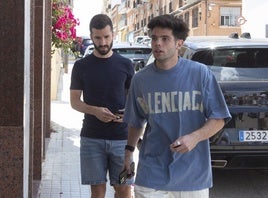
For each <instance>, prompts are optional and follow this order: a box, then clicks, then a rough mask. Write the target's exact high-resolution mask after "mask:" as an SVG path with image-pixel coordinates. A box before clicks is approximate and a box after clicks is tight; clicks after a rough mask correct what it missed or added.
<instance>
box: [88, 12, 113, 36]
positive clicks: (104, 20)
mask: <svg viewBox="0 0 268 198" xmlns="http://www.w3.org/2000/svg"><path fill="white" fill-rule="evenodd" d="M107 25H109V26H110V27H111V30H112V31H113V22H112V20H111V19H110V17H109V16H107V15H106V14H97V15H95V16H94V17H93V18H92V19H91V21H90V23H89V31H90V33H91V32H92V29H93V28H95V29H98V30H100V29H103V28H105V27H106V26H107Z"/></svg>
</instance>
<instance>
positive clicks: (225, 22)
mask: <svg viewBox="0 0 268 198" xmlns="http://www.w3.org/2000/svg"><path fill="white" fill-rule="evenodd" d="M105 3H106V4H104V5H107V7H106V8H105V12H106V13H107V14H108V15H110V16H111V18H112V20H113V22H114V26H115V29H114V30H115V34H116V39H117V40H119V41H129V42H131V41H133V39H134V37H136V36H143V35H148V29H147V24H148V22H149V21H150V20H151V19H152V18H153V17H155V16H158V15H162V14H173V15H175V16H177V17H179V18H181V19H183V20H184V21H185V22H186V23H187V24H188V26H189V28H190V33H189V35H190V36H200V35H207V36H209V35H229V34H231V33H234V32H237V33H238V34H241V24H240V23H239V18H240V17H241V16H242V0H221V1H220V0H215V1H210V0H121V2H119V3H118V2H117V4H113V1H111V0H106V1H105Z"/></svg>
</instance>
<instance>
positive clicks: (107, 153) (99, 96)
mask: <svg viewBox="0 0 268 198" xmlns="http://www.w3.org/2000/svg"><path fill="white" fill-rule="evenodd" d="M89 29H90V37H91V39H92V41H93V44H94V51H93V53H92V54H90V55H88V56H86V57H85V58H82V59H80V60H78V61H76V62H75V64H74V67H73V70H72V76H71V86H70V101H71V106H72V108H74V109H75V110H77V111H79V112H82V113H84V120H83V126H82V129H81V142H80V143H81V145H80V161H81V180H82V184H86V185H91V193H92V196H91V197H105V192H106V182H107V178H106V175H107V173H109V179H110V184H111V185H112V186H113V187H114V189H115V197H117V196H118V195H120V197H121V196H122V197H126V198H128V197H131V186H130V184H132V183H133V181H132V180H133V179H132V180H129V181H128V182H127V183H126V184H124V185H120V184H119V181H118V176H119V174H120V172H121V171H122V168H123V162H124V153H125V145H126V140H127V125H126V123H124V122H123V121H122V116H123V114H121V112H120V111H123V109H124V107H125V101H126V94H127V90H128V89H129V86H130V81H131V78H132V76H133V75H134V69H133V66H132V62H131V60H129V59H127V58H124V57H123V56H121V55H119V54H116V53H113V51H112V50H111V49H112V45H113V25H112V21H111V19H110V18H109V17H108V16H107V15H104V14H98V15H95V16H94V17H93V18H92V20H91V22H90V27H89ZM82 96H83V97H82Z"/></svg>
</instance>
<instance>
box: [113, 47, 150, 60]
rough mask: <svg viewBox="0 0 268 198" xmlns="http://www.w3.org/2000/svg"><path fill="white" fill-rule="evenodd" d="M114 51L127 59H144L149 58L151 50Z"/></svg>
mask: <svg viewBox="0 0 268 198" xmlns="http://www.w3.org/2000/svg"><path fill="white" fill-rule="evenodd" d="M113 51H114V52H116V53H118V54H121V55H122V56H125V57H127V58H135V57H143V58H145V59H148V58H149V55H150V53H151V51H152V50H151V48H113Z"/></svg>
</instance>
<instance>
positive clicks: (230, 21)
mask: <svg viewBox="0 0 268 198" xmlns="http://www.w3.org/2000/svg"><path fill="white" fill-rule="evenodd" d="M240 15H241V14H240V8H239V7H222V8H220V16H221V17H220V20H221V21H220V24H221V25H222V26H237V24H236V19H237V18H238V17H239V16H240Z"/></svg>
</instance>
